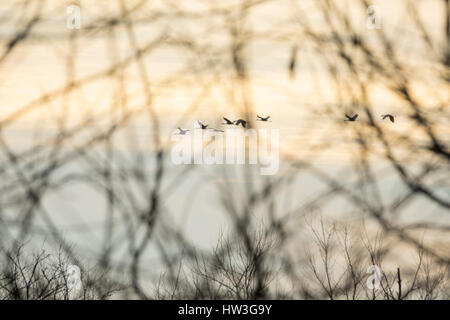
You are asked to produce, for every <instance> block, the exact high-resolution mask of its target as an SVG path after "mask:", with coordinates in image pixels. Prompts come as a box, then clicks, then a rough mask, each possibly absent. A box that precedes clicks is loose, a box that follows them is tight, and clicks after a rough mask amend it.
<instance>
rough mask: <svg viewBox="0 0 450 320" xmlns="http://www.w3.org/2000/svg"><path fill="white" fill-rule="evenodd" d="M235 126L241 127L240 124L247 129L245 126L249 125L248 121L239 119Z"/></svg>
mask: <svg viewBox="0 0 450 320" xmlns="http://www.w3.org/2000/svg"><path fill="white" fill-rule="evenodd" d="M234 124H235V125H237V126H239V125H240V124H241V125H242V126H243V127H244V128H245V126H246V125H247V121H245V120H242V119H238V120H236V121H235V122H234Z"/></svg>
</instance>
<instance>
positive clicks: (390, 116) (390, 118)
mask: <svg viewBox="0 0 450 320" xmlns="http://www.w3.org/2000/svg"><path fill="white" fill-rule="evenodd" d="M381 118H382V119H383V120H384V119H386V118H389V120H391V122H392V123H394V116H393V115H392V114H389V113H388V114H383V115H381Z"/></svg>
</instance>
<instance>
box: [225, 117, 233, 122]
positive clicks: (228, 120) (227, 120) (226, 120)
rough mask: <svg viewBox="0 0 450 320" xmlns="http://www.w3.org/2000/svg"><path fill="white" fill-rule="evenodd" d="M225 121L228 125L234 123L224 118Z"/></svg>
mask: <svg viewBox="0 0 450 320" xmlns="http://www.w3.org/2000/svg"><path fill="white" fill-rule="evenodd" d="M223 120H225V122H226V123H233V121H231V120H230V119H227V118H225V117H223Z"/></svg>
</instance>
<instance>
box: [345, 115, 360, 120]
mask: <svg viewBox="0 0 450 320" xmlns="http://www.w3.org/2000/svg"><path fill="white" fill-rule="evenodd" d="M345 116H346V117H347V120H344V121H355V120H356V118H358V114H355V115H354V116H353V117H350V116H349V115H347V114H345Z"/></svg>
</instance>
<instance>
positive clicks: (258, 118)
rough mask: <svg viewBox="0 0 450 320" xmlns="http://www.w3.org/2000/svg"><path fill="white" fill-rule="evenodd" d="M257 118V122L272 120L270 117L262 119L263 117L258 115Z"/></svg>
mask: <svg viewBox="0 0 450 320" xmlns="http://www.w3.org/2000/svg"><path fill="white" fill-rule="evenodd" d="M256 117H257V119H256V120H257V121H269V119H270V116H267V117H265V118H264V117H261V116H258V115H256Z"/></svg>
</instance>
